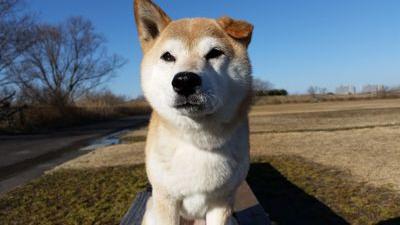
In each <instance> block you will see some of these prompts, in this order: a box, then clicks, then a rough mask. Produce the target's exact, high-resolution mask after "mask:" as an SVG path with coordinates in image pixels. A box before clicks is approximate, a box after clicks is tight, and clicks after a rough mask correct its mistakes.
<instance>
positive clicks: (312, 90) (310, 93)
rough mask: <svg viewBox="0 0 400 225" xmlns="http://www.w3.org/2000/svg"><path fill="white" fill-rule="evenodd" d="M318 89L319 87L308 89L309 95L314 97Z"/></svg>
mask: <svg viewBox="0 0 400 225" xmlns="http://www.w3.org/2000/svg"><path fill="white" fill-rule="evenodd" d="M317 89H318V87H316V86H310V87H309V88H308V89H307V93H308V94H309V95H311V96H313V97H314V96H315V95H316V94H317Z"/></svg>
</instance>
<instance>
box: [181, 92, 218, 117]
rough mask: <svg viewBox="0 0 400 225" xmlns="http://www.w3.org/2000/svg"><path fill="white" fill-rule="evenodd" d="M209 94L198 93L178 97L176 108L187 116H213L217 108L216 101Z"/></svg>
mask: <svg viewBox="0 0 400 225" xmlns="http://www.w3.org/2000/svg"><path fill="white" fill-rule="evenodd" d="M212 96H213V95H210V94H207V93H196V94H192V95H189V96H180V95H179V96H176V98H175V102H174V108H176V109H178V110H179V111H180V112H182V113H183V114H186V115H193V116H195V115H202V114H211V113H212V112H213V111H214V108H216V106H217V104H216V102H217V101H216V99H215V98H213V97H212Z"/></svg>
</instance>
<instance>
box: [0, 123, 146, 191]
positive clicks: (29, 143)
mask: <svg viewBox="0 0 400 225" xmlns="http://www.w3.org/2000/svg"><path fill="white" fill-rule="evenodd" d="M147 120H148V118H147V117H129V118H124V119H119V120H115V121H109V122H101V123H96V124H91V125H87V126H81V127H74V128H68V129H63V130H57V131H53V132H51V133H47V134H32V135H0V193H3V192H5V191H8V190H10V189H12V188H13V187H15V186H18V185H21V184H23V183H25V182H27V181H29V180H31V179H33V178H35V177H38V176H40V175H41V174H43V172H44V171H45V170H47V169H50V168H52V167H54V166H56V165H58V164H61V163H63V162H65V161H68V160H70V159H72V158H75V157H77V156H79V155H82V154H84V153H85V152H82V151H78V149H79V148H80V147H82V146H85V145H87V144H89V143H90V142H91V141H93V140H94V139H97V138H100V137H102V136H105V135H107V134H110V133H113V132H116V131H119V130H123V129H133V128H135V127H139V126H141V125H144V124H146V123H147Z"/></svg>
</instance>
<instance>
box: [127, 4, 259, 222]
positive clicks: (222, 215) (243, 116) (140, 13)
mask: <svg viewBox="0 0 400 225" xmlns="http://www.w3.org/2000/svg"><path fill="white" fill-rule="evenodd" d="M134 5H135V6H134V10H135V19H136V24H137V27H138V28H137V30H138V35H139V39H140V42H141V46H142V50H143V53H144V59H143V63H142V71H143V70H144V69H148V68H150V67H152V66H153V63H154V60H159V59H160V54H162V52H163V51H164V50H163V49H162V48H163V47H164V46H163V43H166V42H168V41H170V40H179V43H183V45H184V46H185V49H186V51H187V52H189V53H190V57H187V58H186V59H185V61H184V62H181V63H182V65H181V64H180V66H181V67H182V69H185V70H186V71H196V70H199V67H204V63H203V64H201V63H199V62H203V61H204V55H201V54H204V53H201V54H199V53H198V52H197V53H196V51H195V50H194V49H196V48H198V47H199V46H198V45H199V42H201V41H202V40H204V39H206V38H211V39H212V40H218V44H219V47H220V48H222V49H221V50H222V51H223V52H224V57H226V60H228V61H229V62H231V63H232V64H235V65H243V67H238V68H235V69H237V70H243V71H244V73H245V74H244V75H246V76H244V75H243V74H240V75H243V77H241V79H242V80H241V81H242V83H243V84H242V86H245V87H246V88H244V89H241V90H243V91H242V93H243V94H242V95H234V94H235V92H236V91H237V90H236V89H235V90H228V92H229V93H228V96H231V95H234V96H237V98H236V99H234V100H237V101H233V100H232V101H233V102H234V103H232V107H228V106H225V105H223V106H222V107H228V109H229V110H227V111H229V113H228V114H227V115H228V116H225V114H223V115H222V116H221V115H219V114H218V113H216V114H217V115H214V114H211V115H205V116H204V117H202V118H196V120H195V121H196V122H193V121H189V120H188V121H189V122H187V123H188V124H185V125H183V127H182V126H180V125H177V121H173V119H171V118H168V116H165V114H163V113H165V112H163V111H160V110H159V109H158V108H157V107H154V105H153V107H154V111H153V113H152V116H151V120H150V124H149V131H148V136H147V143H146V169H147V174H148V177H149V180H150V181H151V184H152V186H153V198H152V203H149V207H151V208H152V210H153V211H152V214H151V215H150V214H148V213H149V212H148V211H147V212H146V215H145V218H146V219H145V221H144V222H143V225H154V222H152V221H150V220H152V219H153V218H152V217H155V218H154V219H155V221H163V224H162V225H179V223H180V222H179V221H180V219H179V214H178V213H179V212H180V210H181V208H182V207H183V206H182V205H183V204H184V200H185V198H186V200H187V199H189V200H187V201H188V202H189V203H186V204H190V203H191V202H194V205H196V204H197V202H201V201H202V200H198V199H197V198H196V197H199V196H197V195H198V194H199V193H197V192H195V191H193V193H192V192H191V188H193V190H197V189H196V188H197V187H191V186H190V187H186V186H184V187H183V188H182V187H181V192H185V193H186V192H189V194H187V195H188V196H181V197H180V195H181V194H180V192H179V193H171V192H173V191H171V189H173V188H174V187H173V185H165V182H166V181H165V180H164V178H160V177H159V174H164V172H165V173H166V174H168V176H173V175H174V174H171V173H168V171H170V170H171V171H175V170H176V168H180V167H176V166H177V165H174V164H172V163H171V162H175V163H178V164H182V163H180V162H181V161H178V162H176V161H174V157H175V155H178V156H176V157H178V159H179V157H183V156H182V148H188V150H190V151H192V154H194V155H196V154H198V157H200V158H201V157H202V158H201V159H191V160H198V162H194V163H195V164H196V163H197V164H196V165H197V166H200V167H199V168H198V170H194V171H195V172H198V171H202V168H204V169H207V168H205V167H208V166H210V167H212V168H214V167H216V166H217V168H218V166H219V165H220V164H219V163H221V168H222V169H227V167H229V166H227V165H228V164H229V163H227V162H226V159H231V158H232V160H234V162H235V163H237V168H235V169H234V170H233V171H228V172H229V173H232V175H231V176H236V177H237V178H232V180H234V181H232V186H223V185H227V183H228V180H231V179H230V178H229V177H228V178H226V177H224V175H223V174H224V172H223V173H222V174H221V178H220V179H221V181H220V180H218V179H219V178H218V179H217V178H215V179H212V178H210V179H211V180H209V181H210V182H211V184H212V185H214V186H215V187H214V186H212V187H213V188H215V191H214V189H212V190H211V191H209V190H208V189H207V184H208V183H207V182H203V183H201V184H200V186H206V187H202V188H204V189H205V192H206V193H203V191H200V194H209V195H210V196H209V197H211V196H213V197H211V199H208V200H207V201H209V202H210V203H209V204H212V205H209V208H208V211H207V213H206V217H207V225H225V224H226V223H227V222H228V221H230V217H231V214H232V209H233V201H234V192H235V190H236V189H237V188H238V186H239V184H240V182H241V181H243V180H240V179H244V176H243V174H245V173H247V169H246V168H248V162H247V163H246V165H243V166H242V167H241V166H240V163H239V162H245V161H246V158H247V157H248V121H247V114H248V110H249V107H250V104H251V97H252V95H251V93H252V91H251V76H250V70H251V68H250V62H249V59H248V56H247V46H248V45H249V43H250V40H251V35H252V31H253V26H252V25H251V24H249V23H247V22H245V21H238V20H234V19H231V18H229V17H222V18H220V19H218V20H214V19H206V18H195V19H182V20H176V21H172V20H171V19H170V18H169V17H168V16H167V15H166V14H165V13H164V12H163V11H162V10H161V9H160V8H159V7H158V6H157V5H155V4H154V3H153V2H152V1H151V0H135V4H134ZM207 43H208V42H207ZM178 57H179V56H178ZM162 72H163V71H161V73H162ZM160 76H161V74H160ZM143 79H145V80H146V79H147V77H146V76H145V75H143V74H142V86H143V85H145V84H144V83H143V81H144V80H143ZM226 82H230V81H228V80H227V81H226ZM148 91H149V90H148ZM145 95H146V93H145ZM146 97H147V96H146ZM157 97H158V96H157ZM150 104H152V102H151V101H150ZM220 114H222V113H220ZM182 120H183V121H186V119H182ZM196 123H197V124H196ZM190 126H192V127H190ZM188 127H189V128H188ZM188 133H193V135H192V136H195V137H196V138H198V139H200V141H198V140H194V141H193V140H192V141H193V143H187V141H182V140H183V137H185V136H187V135H188ZM231 135H236V136H235V137H237V138H236V139H235V138H231V137H230V136H231ZM246 135H247V136H246ZM201 138H203V139H201ZM209 139H210V141H209ZM214 139H215V140H214ZM225 139H226V143H228V144H227V145H229V146H231V145H232V146H233V147H232V148H233V150H232V149H230V148H228V149H227V148H226V147H217V146H219V145H218V143H219V142H220V140H225ZM240 139H242V140H240ZM212 141H214V142H215V144H214V145H213V144H212V143H213V142H212ZM189 142H191V141H189ZM231 142H233V143H231ZM199 143H206V144H209V146H210V147H207V146H199ZM236 143H237V144H236ZM223 144H225V142H223ZM160 146H161V147H160ZM162 146H167V147H162ZM223 146H224V145H223ZM237 146H243V147H242V148H241V149H240V150H241V151H238V152H237V153H235V152H232V153H231V152H230V151H236V150H234V149H235V148H238V147H237ZM219 148H220V149H219ZM196 149H198V150H196ZM213 149H215V151H220V152H219V153H218V154H215V155H214V154H213V152H212V151H214V150H213ZM203 152H204V153H203ZM185 153H186V151H185ZM219 155H221V156H225V155H226V157H228V158H226V159H223V158H222V159H221V156H219ZM186 157H187V158H190V156H186ZM229 157H231V158H229ZM235 157H236V158H235ZM207 159H210V160H211V161H212V163H214V164H212V165H205V164H209V163H208V161H207ZM235 160H236V161H235ZM243 160H244V161H243ZM184 163H187V162H184ZM210 163H211V162H210ZM235 163H233V164H235ZM149 165H152V167H151V166H149ZM182 165H183V164H182ZM229 165H230V164H229ZM235 165H236V164H235ZM190 166H192V165H190ZM202 166H204V167H202ZM159 168H162V169H161V170H159ZM185 168H186V167H185ZM188 169H190V168H188ZM236 169H237V171H236ZM218 170H219V168H218ZM155 171H161V172H159V173H158V172H155ZM206 171H207V170H206ZM178 172H183V173H184V172H185V171H178ZM204 173H206V174H212V173H214V171H212V172H211V173H210V172H204ZM229 173H228V174H229ZM186 175H187V174H184V175H183V176H186ZM214 175H215V176H216V177H218V174H213V175H211V176H214ZM204 176H206V175H202V178H204ZM207 176H209V175H207ZM176 177H180V176H179V175H178V176H176ZM166 179H168V178H166ZM181 182H185V181H181ZM216 182H224V183H222V184H221V186H223V187H221V188H219V186H218V185H217V184H216ZM174 184H175V183H174ZM197 184H199V183H197ZM177 185H178V184H177ZM181 185H182V184H181ZM183 185H184V184H183ZM188 188H189V190H188ZM208 192H212V193H208ZM172 195H173V196H172ZM192 195H193V196H192ZM214 195H215V196H214ZM225 195H226V196H225ZM201 197H202V196H200V197H199V198H200V199H201ZM191 198H194V200H193V199H191ZM198 204H201V203H198ZM189 208H190V206H189ZM200 209H201V207H200ZM200 209H199V210H200ZM196 210H197V209H196ZM196 210H193V211H196ZM181 212H182V211H181ZM188 214H190V213H188ZM201 215H203V214H201ZM188 217H190V216H188ZM157 225H161V224H157Z"/></svg>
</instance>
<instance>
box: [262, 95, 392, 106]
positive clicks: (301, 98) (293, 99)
mask: <svg viewBox="0 0 400 225" xmlns="http://www.w3.org/2000/svg"><path fill="white" fill-rule="evenodd" d="M393 98H400V92H382V93H371V94H356V95H328V94H325V95H322V94H318V95H314V96H312V95H288V96H256V97H255V101H256V102H257V104H259V105H264V104H287V103H310V102H311V103H315V102H332V101H335V102H336V101H354V100H374V99H375V100H376V99H393Z"/></svg>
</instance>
